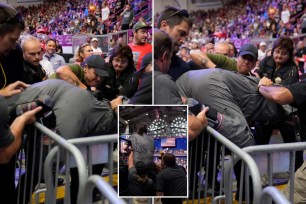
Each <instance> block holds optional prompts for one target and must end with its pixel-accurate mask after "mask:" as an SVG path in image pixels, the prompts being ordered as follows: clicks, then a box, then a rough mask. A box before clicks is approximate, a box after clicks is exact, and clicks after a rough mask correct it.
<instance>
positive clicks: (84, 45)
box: [80, 43, 90, 48]
mask: <svg viewBox="0 0 306 204" xmlns="http://www.w3.org/2000/svg"><path fill="white" fill-rule="evenodd" d="M88 45H90V44H89V43H83V44H82V45H80V48H84V47H86V46H88Z"/></svg>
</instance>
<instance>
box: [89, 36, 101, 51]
mask: <svg viewBox="0 0 306 204" xmlns="http://www.w3.org/2000/svg"><path fill="white" fill-rule="evenodd" d="M98 44H99V40H98V38H93V39H92V40H91V48H92V50H93V53H92V54H93V55H102V50H101V48H99V47H98Z"/></svg>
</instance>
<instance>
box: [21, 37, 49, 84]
mask: <svg viewBox="0 0 306 204" xmlns="http://www.w3.org/2000/svg"><path fill="white" fill-rule="evenodd" d="M21 47H22V51H23V70H24V82H25V83H27V84H34V83H37V82H41V81H42V80H45V79H46V72H45V70H44V69H43V68H42V66H41V65H40V64H39V62H40V60H41V45H40V41H39V40H38V39H37V38H35V37H33V36H31V35H30V36H26V37H25V38H24V39H23V40H22V43H21Z"/></svg>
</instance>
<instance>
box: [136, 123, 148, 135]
mask: <svg viewBox="0 0 306 204" xmlns="http://www.w3.org/2000/svg"><path fill="white" fill-rule="evenodd" d="M137 133H138V134H139V135H143V134H148V128H147V124H146V123H144V122H141V123H139V124H138V125H137Z"/></svg>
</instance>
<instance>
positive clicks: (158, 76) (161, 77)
mask: <svg viewBox="0 0 306 204" xmlns="http://www.w3.org/2000/svg"><path fill="white" fill-rule="evenodd" d="M154 78H155V79H156V80H165V81H169V80H170V81H172V82H173V83H174V81H173V80H172V77H171V76H170V75H169V74H164V73H162V72H160V71H156V70H154Z"/></svg>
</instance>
